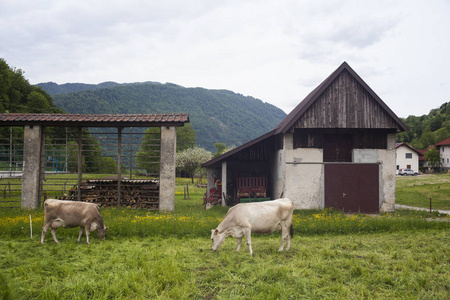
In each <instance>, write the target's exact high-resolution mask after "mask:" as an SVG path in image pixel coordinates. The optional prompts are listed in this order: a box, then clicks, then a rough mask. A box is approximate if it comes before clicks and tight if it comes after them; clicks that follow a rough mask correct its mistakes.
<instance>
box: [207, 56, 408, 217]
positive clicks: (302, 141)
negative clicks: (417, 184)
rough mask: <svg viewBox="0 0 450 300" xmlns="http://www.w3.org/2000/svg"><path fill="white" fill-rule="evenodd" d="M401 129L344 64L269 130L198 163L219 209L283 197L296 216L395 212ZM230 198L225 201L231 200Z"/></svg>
mask: <svg viewBox="0 0 450 300" xmlns="http://www.w3.org/2000/svg"><path fill="white" fill-rule="evenodd" d="M407 130H408V128H407V127H406V125H405V124H404V123H403V122H402V121H401V120H400V119H399V118H398V117H397V116H396V115H395V114H394V113H393V112H392V111H391V110H390V109H389V107H387V106H386V104H385V103H384V102H383V101H382V100H381V99H380V97H378V96H377V94H375V92H374V91H373V90H372V89H371V88H370V87H369V86H368V85H367V84H366V83H365V82H364V81H363V80H362V79H361V77H359V75H358V74H356V72H355V71H354V70H353V69H352V68H351V67H350V66H349V65H348V64H347V63H346V62H344V63H342V65H341V66H339V68H337V70H336V71H334V72H333V73H332V74H331V75H330V76H329V77H328V78H327V79H325V81H323V82H322V83H321V84H320V85H319V86H318V87H317V88H315V89H314V90H313V91H312V92H311V93H310V94H309V95H308V96H307V97H306V98H305V99H304V100H303V101H302V102H300V104H298V106H297V107H296V108H295V109H294V110H293V111H292V112H291V113H290V114H289V115H287V116H286V118H285V119H283V120H282V121H281V122H280V123H279V124H278V125H277V126H276V127H275V128H274V129H273V130H272V131H270V132H268V133H266V134H264V135H262V136H260V137H258V138H256V139H254V140H252V141H250V142H248V143H246V144H244V145H241V146H239V147H237V148H235V149H233V150H232V151H229V152H227V153H225V154H223V155H221V156H219V157H217V158H215V159H213V160H210V161H208V162H206V163H205V164H203V166H204V167H206V168H207V174H208V187H207V197H212V196H214V194H216V195H220V196H221V198H222V205H232V204H234V203H236V202H253V201H264V200H267V199H277V198H281V197H287V198H290V199H291V200H293V201H294V203H295V208H296V209H322V208H326V207H333V208H336V209H339V210H343V211H345V212H364V213H379V212H387V211H393V210H394V205H395V174H396V160H395V159H396V157H395V151H396V143H395V135H396V133H398V132H402V131H407ZM230 199H231V200H230Z"/></svg>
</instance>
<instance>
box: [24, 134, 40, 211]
mask: <svg viewBox="0 0 450 300" xmlns="http://www.w3.org/2000/svg"><path fill="white" fill-rule="evenodd" d="M42 135H43V130H42V128H41V127H40V126H25V131H24V146H23V178H22V205H21V206H22V208H27V209H32V208H37V207H39V196H40V195H39V186H40V180H41V177H40V162H41V151H42V141H43V138H42Z"/></svg>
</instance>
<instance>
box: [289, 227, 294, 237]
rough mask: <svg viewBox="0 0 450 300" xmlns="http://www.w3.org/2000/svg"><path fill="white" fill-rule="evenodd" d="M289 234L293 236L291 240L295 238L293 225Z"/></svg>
mask: <svg viewBox="0 0 450 300" xmlns="http://www.w3.org/2000/svg"><path fill="white" fill-rule="evenodd" d="M289 234H290V235H291V238H293V237H294V226H293V225H292V223H291V226H290V227H289Z"/></svg>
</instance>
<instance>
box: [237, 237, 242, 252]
mask: <svg viewBox="0 0 450 300" xmlns="http://www.w3.org/2000/svg"><path fill="white" fill-rule="evenodd" d="M236 240H237V245H238V246H237V249H236V251H239V250H241V242H242V237H240V238H236Z"/></svg>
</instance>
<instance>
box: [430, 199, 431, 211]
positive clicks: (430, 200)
mask: <svg viewBox="0 0 450 300" xmlns="http://www.w3.org/2000/svg"><path fill="white" fill-rule="evenodd" d="M430 214H431V198H430Z"/></svg>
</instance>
